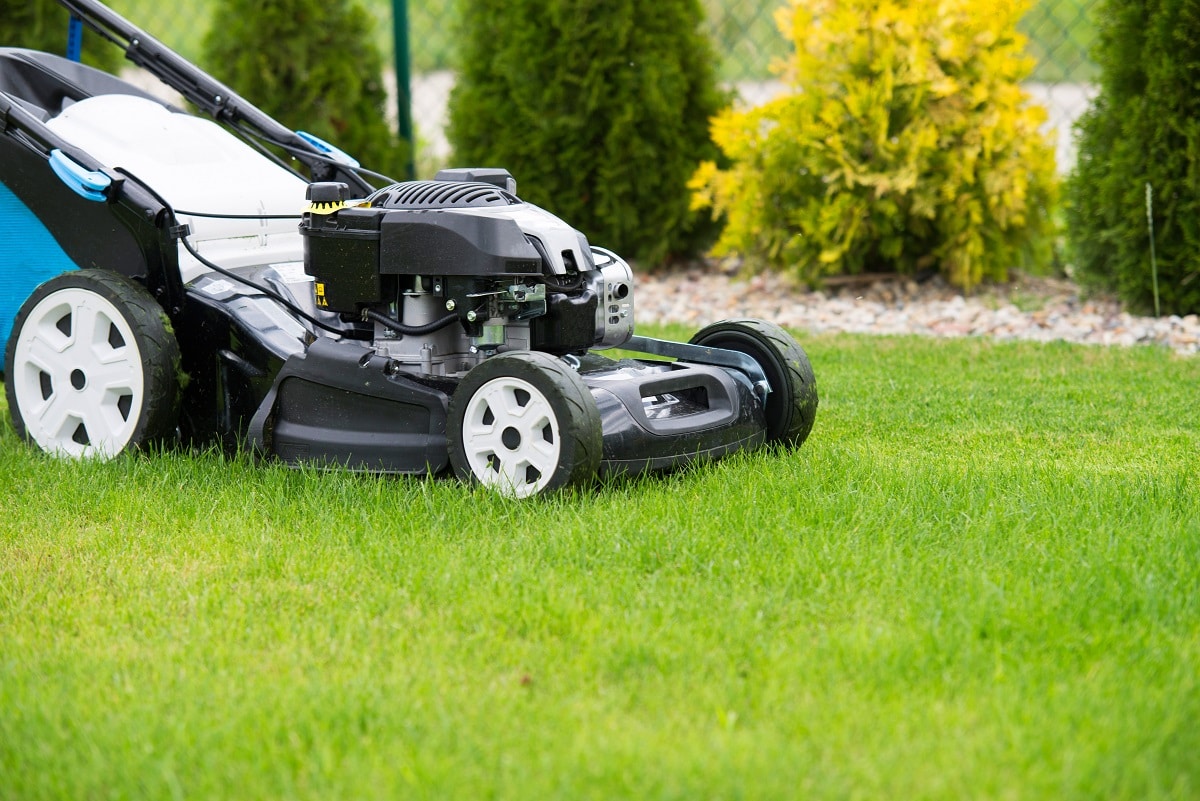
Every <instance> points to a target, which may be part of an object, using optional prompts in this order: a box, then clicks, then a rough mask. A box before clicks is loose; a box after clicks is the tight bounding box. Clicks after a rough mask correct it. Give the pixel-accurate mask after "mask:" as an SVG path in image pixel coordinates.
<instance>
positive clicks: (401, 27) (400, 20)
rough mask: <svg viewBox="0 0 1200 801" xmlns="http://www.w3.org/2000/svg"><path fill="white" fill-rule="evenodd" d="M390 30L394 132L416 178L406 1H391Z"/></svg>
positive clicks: (409, 169)
mask: <svg viewBox="0 0 1200 801" xmlns="http://www.w3.org/2000/svg"><path fill="white" fill-rule="evenodd" d="M392 30H393V38H394V40H395V42H394V44H395V46H394V47H393V50H394V51H395V53H396V120H397V125H396V131H397V133H398V134H399V135H400V138H401V139H402V140H404V142H405V143H406V144H407V146H408V164H407V167H406V169H407V171H408V174H407V175H405V176H404V177H405V178H407V179H408V180H410V181H411V180H412V179H413V178H415V177H416V169H415V167H414V162H413V156H414V155H415V152H416V149H417V142H416V139H415V138H414V137H413V124H412V80H411V75H410V73H409V66H408V0H392Z"/></svg>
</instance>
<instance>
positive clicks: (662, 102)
mask: <svg viewBox="0 0 1200 801" xmlns="http://www.w3.org/2000/svg"><path fill="white" fill-rule="evenodd" d="M702 14H703V12H702V10H701V7H700V4H699V2H698V0H656V1H655V2H644V1H643V0H478V1H477V2H474V3H472V4H471V7H470V12H469V13H467V14H464V19H463V25H462V45H461V50H460V61H461V63H460V68H459V73H458V83H457V85H456V86H455V89H454V93H453V95H452V97H451V101H450V125H449V137H450V140H451V142H452V144H453V146H454V151H455V159H456V161H457V163H459V164H462V165H466V166H495V167H504V168H506V169H508V170H509V172H511V173H512V174H513V176H514V177H515V178H516V179H517V181H518V184H519V190H520V193H521V195H522V197H524V198H525V199H527V200H529V201H532V202H534V203H536V204H538V205H540V206H542V207H544V208H546V209H548V210H550V211H552V212H554V213H555V214H557V215H559V216H560V217H562V218H563V219H565V220H566V221H567V222H569V223H570V224H571V225H573V226H574V227H576V228H579V229H580V230H582V231H583V232H584V233H585V234H586V235H587V236H588V238H589V239H590V240H591V241H593V242H595V243H596V244H599V245H604V246H606V247H609V248H612V249H614V250H617V251H619V252H621V253H622V254H624V255H626V256H630V257H634V258H638V259H640V260H643V261H648V262H656V261H661V260H663V259H665V258H666V257H668V256H670V255H678V254H685V253H688V252H690V251H694V250H696V249H698V248H699V247H700V245H701V244H702V242H703V240H704V238H705V236H706V234H707V232H708V231H709V230H710V229H711V224H709V223H707V222H706V221H704V220H701V219H700V218H699V217H698V215H696V214H694V213H693V212H692V211H691V210H690V209H689V198H688V190H687V181H688V178H689V177H690V176H691V174H692V173H693V172H694V171H695V170H696V167H697V165H698V164H699V163H700V161H701V160H703V159H706V158H714V157H715V156H716V155H717V154H716V150H715V147H714V146H713V144H712V142H711V139H710V137H709V133H708V119H709V117H710V116H711V115H712V114H714V113H715V112H716V111H717V110H718V109H719V108H720V107H721V105H722V104H723V102H724V97H723V95H722V94H721V93H720V92H719V91H718V89H717V85H716V79H715V71H714V56H713V53H712V50H711V46H710V44H709V43H708V40H707V39H706V38H705V37H704V36H703V34H702V33H701V32H700V24H701V22H702V21H703V16H702Z"/></svg>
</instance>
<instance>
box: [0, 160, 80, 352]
mask: <svg viewBox="0 0 1200 801" xmlns="http://www.w3.org/2000/svg"><path fill="white" fill-rule="evenodd" d="M75 269H78V267H77V265H76V264H75V262H73V261H71V258H70V257H69V256H67V254H66V253H64V252H63V249H62V248H61V247H59V245H58V242H56V241H55V239H54V237H53V236H51V235H50V232H49V231H48V230H46V226H44V225H42V221H41V220H39V219H38V218H37V217H36V216H35V215H34V213H33V212H32V211H30V210H29V207H28V206H26V205H25V204H24V203H22V202H21V200H20V198H18V197H17V196H16V195H14V194H13V193H12V192H11V191H10V190H9V188H8V187H7V186H5V185H4V184H0V353H3V352H4V348H5V347H6V346H7V344H8V337H9V335H10V334H11V333H12V326H13V320H14V319H15V318H16V316H17V310H18V309H20V308H21V304H22V303H24V302H25V299H26V298H27V297H29V296H30V295H31V294H33V290H35V289H37V287H38V284H41V283H42V282H43V281H46V280H49V279H50V278H53V277H54V276H56V275H58V274H59V273H63V272H66V271H67V270H75Z"/></svg>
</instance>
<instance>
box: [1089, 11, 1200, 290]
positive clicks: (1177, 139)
mask: <svg viewBox="0 0 1200 801" xmlns="http://www.w3.org/2000/svg"><path fill="white" fill-rule="evenodd" d="M1097 13H1098V15H1099V18H1098V20H1097V25H1098V28H1099V31H1100V36H1099V42H1098V44H1097V46H1096V48H1095V50H1094V56H1095V59H1096V61H1097V62H1098V63H1099V64H1100V69H1101V75H1100V95H1099V97H1098V98H1097V100H1096V102H1095V104H1094V105H1093V106H1092V108H1091V110H1090V111H1089V112H1088V113H1087V114H1086V115H1084V117H1083V118H1082V119H1081V120H1080V122H1079V125H1078V134H1079V161H1078V163H1077V165H1076V168H1075V171H1074V173H1073V174H1072V176H1071V178H1070V180H1069V181H1068V183H1067V200H1068V204H1067V226H1068V227H1067V231H1068V234H1069V239H1070V242H1071V248H1072V254H1073V258H1074V262H1075V265H1076V268H1077V269H1078V270H1079V277H1080V279H1081V280H1083V281H1085V282H1086V283H1090V284H1094V285H1099V286H1101V287H1104V288H1106V289H1110V290H1115V291H1116V292H1117V293H1118V294H1119V295H1120V296H1121V298H1122V299H1124V300H1125V301H1126V302H1128V303H1129V304H1130V305H1131V306H1133V307H1134V308H1138V309H1141V310H1150V309H1153V308H1154V289H1153V276H1152V272H1151V266H1152V265H1151V259H1150V232H1149V226H1148V224H1147V219H1146V184H1147V183H1149V184H1150V185H1151V186H1152V188H1153V198H1154V202H1153V209H1154V237H1155V242H1154V244H1155V251H1156V256H1157V259H1156V261H1157V266H1158V286H1159V295H1160V301H1161V309H1162V311H1164V312H1167V313H1170V312H1174V313H1179V314H1188V313H1196V312H1200V255H1198V254H1200V184H1198V183H1197V181H1198V180H1200V178H1198V176H1200V93H1198V92H1197V86H1200V7H1198V6H1197V4H1196V3H1193V2H1183V0H1107V2H1105V3H1103V4H1102V5H1101V6H1100V7H1099V9H1098V12H1097Z"/></svg>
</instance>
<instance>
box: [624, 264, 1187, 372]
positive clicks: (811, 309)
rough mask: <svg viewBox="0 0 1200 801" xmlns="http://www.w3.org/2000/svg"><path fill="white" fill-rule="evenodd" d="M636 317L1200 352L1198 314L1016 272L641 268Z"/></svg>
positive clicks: (815, 330) (656, 320)
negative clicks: (971, 284)
mask: <svg viewBox="0 0 1200 801" xmlns="http://www.w3.org/2000/svg"><path fill="white" fill-rule="evenodd" d="M636 281H637V284H636V287H637V291H636V294H635V297H636V298H637V306H636V315H637V319H638V321H639V322H641V323H684V324H687V325H690V326H695V327H701V326H705V325H708V324H710V323H713V322H716V321H718V320H724V319H728V318H732V317H759V318H762V319H765V320H770V321H772V322H774V323H777V324H779V325H782V326H784V327H787V328H795V329H800V330H807V331H810V332H812V333H839V332H847V333H859V334H918V335H923V336H933V337H962V336H989V337H994V338H996V339H1010V340H1015V339H1021V340H1034V341H1038V342H1050V341H1055V340H1062V341H1066V342H1078V343H1082V344H1088V345H1122V346H1130V345H1161V346H1164V347H1167V348H1170V349H1171V350H1173V351H1174V352H1176V353H1179V354H1184V355H1190V354H1195V353H1197V352H1200V318H1198V317H1197V315H1195V314H1189V315H1187V316H1186V317H1179V316H1176V315H1172V316H1169V317H1159V318H1154V317H1137V316H1134V315H1131V314H1129V313H1128V312H1126V311H1124V309H1123V307H1122V306H1121V304H1120V303H1119V302H1117V301H1115V300H1112V299H1109V298H1083V297H1082V296H1081V295H1080V292H1079V289H1078V287H1077V286H1076V285H1075V284H1073V283H1071V282H1070V281H1065V280H1060V279H1049V278H1032V277H1026V276H1020V277H1018V278H1017V279H1016V280H1014V281H1013V282H1011V283H1009V284H1005V285H996V286H986V287H981V288H979V289H977V290H976V291H975V292H973V293H972V294H971V295H969V296H964V295H963V293H962V291H961V290H957V289H955V288H953V287H950V286H949V285H947V284H946V283H945V282H944V281H943V280H942V279H941V278H939V277H934V278H932V279H930V280H927V281H923V282H920V283H918V282H916V281H913V280H906V279H902V278H900V279H897V278H892V277H889V278H883V279H878V280H870V281H867V280H863V281H859V280H856V279H850V280H849V281H847V282H846V283H844V284H843V285H841V286H838V287H836V288H827V289H826V290H825V291H817V292H812V291H807V290H805V289H803V288H801V287H797V286H795V285H794V284H792V283H791V282H790V281H788V280H787V279H785V278H783V277H780V276H778V275H773V274H761V275H755V276H751V277H741V276H738V275H736V274H730V273H729V272H727V271H723V270H720V269H718V268H716V267H714V268H713V269H701V268H698V267H693V268H689V269H675V270H664V271H656V272H649V273H647V272H642V273H638V274H637V277H636Z"/></svg>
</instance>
